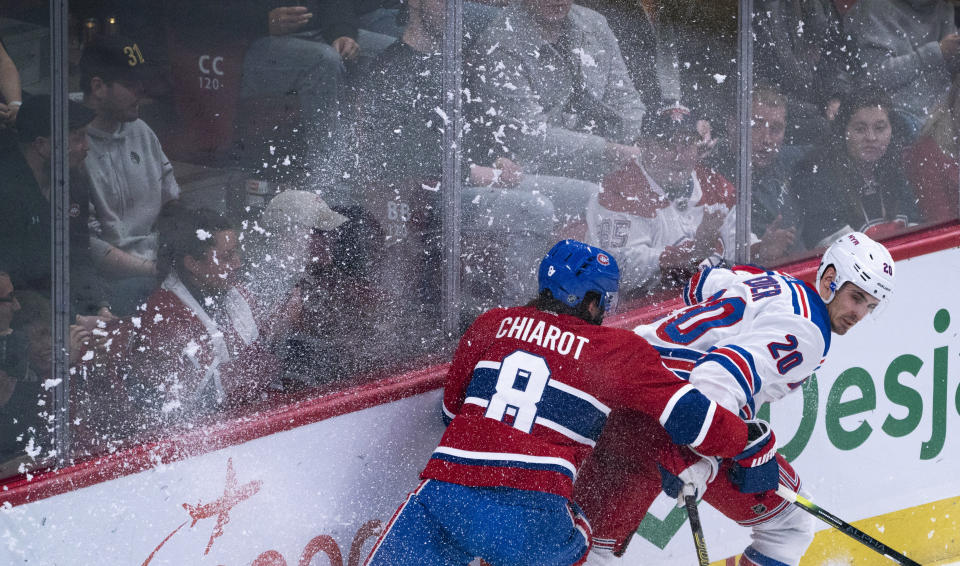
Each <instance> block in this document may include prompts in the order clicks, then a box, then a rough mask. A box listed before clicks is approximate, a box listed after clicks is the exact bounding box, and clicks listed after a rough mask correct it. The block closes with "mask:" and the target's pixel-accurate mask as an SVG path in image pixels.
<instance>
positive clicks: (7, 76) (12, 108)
mask: <svg viewBox="0 0 960 566" xmlns="http://www.w3.org/2000/svg"><path fill="white" fill-rule="evenodd" d="M0 98H2V99H3V100H2V101H0V125H3V126H7V127H10V126H13V125H14V124H15V123H16V121H17V113H18V112H19V111H20V106H21V105H22V104H23V92H22V91H21V90H20V72H19V71H17V66H16V65H15V64H14V63H13V59H11V58H10V55H9V54H7V46H6V45H4V43H3V39H2V38H0Z"/></svg>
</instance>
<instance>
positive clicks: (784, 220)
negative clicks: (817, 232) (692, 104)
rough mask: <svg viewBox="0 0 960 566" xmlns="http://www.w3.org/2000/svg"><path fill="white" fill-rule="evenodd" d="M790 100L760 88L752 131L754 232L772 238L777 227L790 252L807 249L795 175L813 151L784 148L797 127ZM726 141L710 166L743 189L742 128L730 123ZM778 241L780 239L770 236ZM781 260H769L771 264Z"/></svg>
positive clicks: (754, 103)
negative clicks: (792, 187)
mask: <svg viewBox="0 0 960 566" xmlns="http://www.w3.org/2000/svg"><path fill="white" fill-rule="evenodd" d="M788 107H789V106H788V102H787V98H786V97H785V96H784V95H783V94H781V93H780V92H779V91H778V90H777V88H776V87H774V86H770V85H758V86H756V87H755V88H754V89H753V94H752V108H753V116H752V117H751V122H750V123H751V131H750V143H751V151H750V164H751V166H752V167H753V170H752V173H751V175H752V176H751V185H750V199H751V211H752V217H751V219H750V221H751V229H752V231H753V232H754V233H755V234H766V233H767V231H768V230H769V229H770V228H771V227H773V229H774V230H778V231H777V232H776V235H777V236H776V237H782V238H784V239H785V241H784V243H783V247H784V250H786V251H787V252H798V251H801V250H802V249H803V246H802V244H801V243H800V238H799V237H798V236H797V231H798V230H799V225H800V203H799V202H798V201H797V198H796V195H795V194H793V193H792V192H791V190H790V174H791V172H792V171H793V168H794V166H796V164H797V162H798V161H799V160H800V158H801V157H802V156H803V155H804V154H805V153H806V151H807V150H808V149H809V148H808V147H806V146H803V147H797V146H789V145H784V143H783V142H784V138H785V133H786V132H787V130H789V129H790V127H791V125H792V124H793V117H792V115H790V114H789V113H788ZM724 125H725V128H724V130H725V132H724V133H725V135H723V136H721V137H720V138H719V139H718V140H717V142H716V144H715V145H714V147H713V150H712V151H711V152H710V154H709V155H708V156H707V157H706V158H705V159H704V162H705V164H707V165H708V166H710V167H712V168H713V169H714V170H716V171H717V172H718V173H720V174H721V175H723V176H724V177H726V178H727V179H729V180H730V181H731V182H732V183H733V184H734V185H736V186H739V182H738V180H737V179H738V177H739V173H740V151H739V146H740V144H739V139H740V138H739V136H740V126H739V123H738V121H737V120H736V118H735V117H734V116H727V117H726V118H725V119H724ZM768 237H774V233H771V234H769V235H768ZM777 259H779V258H778V257H767V258H765V260H766V262H769V261H776V260H777Z"/></svg>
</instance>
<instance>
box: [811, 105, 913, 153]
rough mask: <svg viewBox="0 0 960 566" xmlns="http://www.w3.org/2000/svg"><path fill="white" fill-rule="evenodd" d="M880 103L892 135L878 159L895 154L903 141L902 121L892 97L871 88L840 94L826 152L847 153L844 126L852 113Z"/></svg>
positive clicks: (902, 145) (904, 125)
mask: <svg viewBox="0 0 960 566" xmlns="http://www.w3.org/2000/svg"><path fill="white" fill-rule="evenodd" d="M872 107H880V108H881V109H883V111H885V112H886V113H887V119H888V120H889V121H890V128H891V130H892V136H891V138H890V145H889V146H887V151H886V152H885V153H884V154H883V157H881V158H880V159H881V161H888V159H887V158H888V156H893V157H894V158H899V156H900V154H901V153H902V150H903V147H904V141H905V136H906V131H907V126H906V123H905V122H904V120H903V118H902V117H901V116H900V114H899V113H897V111H896V110H895V109H894V107H893V101H891V100H890V97H889V96H888V95H887V94H886V93H885V92H883V91H881V90H879V89H875V88H862V89H857V90H854V91H853V92H851V93H850V94H847V95H845V96H843V97H842V98H841V99H840V107H839V108H837V115H836V117H835V118H834V119H833V122H832V123H831V126H830V139H829V143H828V144H827V145H828V146H829V147H828V148H825V149H826V150H827V151H828V152H829V153H832V154H833V155H834V157H836V158H838V159H842V158H844V157H843V156H846V155H847V126H848V125H849V124H850V120H852V119H853V115H854V114H856V113H857V111H859V110H861V109H863V108H872Z"/></svg>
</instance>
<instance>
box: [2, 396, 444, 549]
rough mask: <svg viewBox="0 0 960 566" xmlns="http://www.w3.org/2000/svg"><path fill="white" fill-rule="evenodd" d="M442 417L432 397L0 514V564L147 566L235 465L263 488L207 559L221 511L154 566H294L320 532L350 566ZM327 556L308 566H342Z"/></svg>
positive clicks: (392, 505)
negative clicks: (366, 530) (261, 563)
mask: <svg viewBox="0 0 960 566" xmlns="http://www.w3.org/2000/svg"><path fill="white" fill-rule="evenodd" d="M440 415H441V413H440V392H439V391H432V392H430V393H426V394H423V395H418V396H415V397H410V398H407V399H404V400H401V401H397V402H395V403H391V404H389V405H382V406H378V407H373V408H370V409H365V410H362V411H359V412H356V413H350V414H347V415H342V416H339V417H334V418H331V419H328V420H325V421H322V422H319V423H315V424H312V425H307V426H303V427H300V428H297V429H294V430H290V431H286V432H281V433H278V434H274V435H271V436H268V437H264V438H260V439H257V440H253V441H250V442H246V443H244V444H241V445H238V446H232V447H230V448H226V449H223V450H218V451H216V452H212V453H209V454H204V455H202V456H198V457H195V458H191V459H188V460H184V461H181V462H176V463H173V464H170V465H166V466H161V467H159V468H154V469H151V470H147V471H145V472H141V473H139V474H135V475H132V476H127V477H123V478H120V479H116V480H112V481H109V482H106V483H101V484H98V485H94V486H91V487H88V488H84V489H81V490H78V491H74V492H71V493H67V494H64V495H60V496H57V497H53V498H50V499H45V500H42V501H38V502H36V503H30V504H27V505H23V506H19V507H14V508H12V509H8V510H6V511H4V512H2V513H0V564H11V565H12V564H22V563H28V564H40V565H43V566H68V565H69V566H75V565H84V564H90V565H93V564H97V565H108V564H111V565H112V564H117V565H121V564H122V565H129V566H137V565H141V564H145V561H146V560H147V558H148V557H149V556H150V554H151V553H152V552H153V551H154V549H155V548H156V547H157V546H158V545H160V543H161V542H162V541H163V540H164V538H165V537H167V536H168V535H169V534H170V533H171V532H173V531H174V530H175V529H176V528H177V527H178V526H179V525H181V524H183V523H184V522H185V521H188V520H189V519H190V515H189V514H188V512H187V510H185V509H184V507H183V506H182V504H184V503H187V504H190V505H196V504H198V503H203V504H208V503H211V502H214V501H216V500H217V499H219V498H221V497H222V496H223V495H224V492H225V488H226V484H227V480H226V478H227V468H228V463H229V462H230V461H232V465H233V469H234V472H235V474H236V488H237V491H243V488H244V486H245V485H247V484H249V483H250V482H256V481H259V482H261V483H260V485H259V490H258V491H257V492H256V493H255V494H253V495H251V496H250V497H248V498H247V499H244V500H242V501H239V502H238V503H236V504H235V505H234V506H233V507H232V509H229V519H228V522H227V523H226V524H225V525H224V527H223V534H222V535H221V536H219V537H216V538H214V540H213V544H212V546H211V547H210V550H209V553H208V554H204V552H205V550H206V548H207V545H208V544H209V541H210V539H211V536H212V535H213V534H214V531H215V528H216V524H217V520H218V518H217V516H216V515H213V516H211V517H209V518H204V519H201V520H199V521H198V522H197V524H196V525H195V526H193V528H190V523H189V522H187V524H186V525H184V526H183V527H182V528H181V529H180V530H179V531H178V532H177V533H176V534H174V535H173V536H172V537H171V538H170V539H169V541H168V542H166V544H164V545H163V546H162V547H161V548H160V550H159V551H157V553H156V554H155V556H154V557H153V559H152V560H151V561H150V562H149V564H150V565H151V566H153V565H171V566H174V565H175V566H185V565H194V564H197V565H199V564H210V565H220V564H222V565H224V566H233V565H243V564H251V563H252V562H253V561H254V560H255V559H256V558H257V557H258V556H260V555H261V554H262V553H264V552H266V551H270V550H273V551H276V552H279V554H280V555H281V556H282V557H283V558H284V559H285V562H286V563H287V564H290V565H296V564H299V562H300V557H301V555H302V554H303V552H304V549H305V547H306V546H307V544H308V543H309V541H310V540H311V539H313V538H314V537H317V536H320V535H329V536H331V537H332V538H333V540H334V541H335V542H336V544H337V546H338V548H339V551H340V552H341V553H342V564H347V561H348V559H349V554H350V547H351V543H352V541H353V539H354V536H355V534H356V532H357V530H358V529H359V528H360V527H361V526H362V525H363V524H364V523H366V522H368V521H370V520H373V519H380V520H383V521H384V522H385V521H386V520H387V519H389V518H390V516H391V515H392V514H393V512H394V511H395V510H396V508H397V506H398V505H399V504H400V502H401V501H402V500H403V497H404V496H405V495H406V493H407V492H409V491H411V490H412V489H413V488H415V487H416V485H417V482H418V480H417V476H418V474H419V472H420V470H421V468H423V466H424V464H425V463H426V461H427V458H428V457H429V455H430V453H431V452H432V451H433V448H434V447H435V446H436V444H437V442H438V441H439V439H440V436H441V435H442V433H443V421H442V418H441V416H440ZM401 433H402V434H401ZM247 489H248V491H252V490H253V488H247ZM373 542H374V540H373V539H370V540H368V541H367V543H366V544H365V545H364V549H365V551H367V552H368V551H369V550H370V548H371V547H372V545H373ZM327 556H328V555H326V554H325V553H323V552H321V553H320V554H319V556H317V558H315V559H314V560H313V562H312V563H313V564H322V565H324V566H326V565H327V564H331V565H332V566H341V562H336V561H330V560H328V558H327ZM270 564H273V563H270Z"/></svg>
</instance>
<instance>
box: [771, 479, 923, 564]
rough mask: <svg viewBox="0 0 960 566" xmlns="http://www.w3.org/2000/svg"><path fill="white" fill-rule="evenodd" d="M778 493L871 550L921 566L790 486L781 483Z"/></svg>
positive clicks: (905, 562)
mask: <svg viewBox="0 0 960 566" xmlns="http://www.w3.org/2000/svg"><path fill="white" fill-rule="evenodd" d="M777 495H779V496H780V497H782V498H784V499H786V500H787V501H789V502H790V503H793V504H794V505H796V506H797V507H799V508H801V509H803V510H804V511H806V512H807V513H810V514H811V515H813V516H814V517H816V518H818V519H820V520H821V521H823V522H824V523H826V524H828V525H830V526H831V527H833V528H835V529H837V530H838V531H840V532H841V533H843V534H845V535H847V536H848V537H850V538H852V539H854V540H855V541H857V542H859V543H860V544H862V545H864V546H866V547H868V548H870V549H871V550H873V551H875V552H878V553H880V554H882V555H884V556H886V557H887V558H889V559H890V560H893V561H894V562H896V563H897V564H902V565H903V566H920V563H919V562H916V561H915V560H911V559H910V558H907V557H906V556H904V555H903V554H901V553H899V552H897V551H896V550H894V549H892V548H890V547H889V546H887V545H885V544H883V543H882V542H880V541H878V540H877V539H875V538H873V537H872V536H870V535H868V534H867V533H865V532H863V531H861V530H860V529H858V528H856V527H854V526H853V525H851V524H850V523H847V522H846V521H844V520H842V519H840V518H838V517H837V516H836V515H834V514H833V513H830V512H829V511H827V510H825V509H821V508H820V506H819V505H817V504H816V503H814V502H812V501H810V500H809V499H807V498H805V497H803V496H802V495H798V494H797V493H796V492H795V491H793V490H791V489H790V488H788V487H786V486H784V485H782V484H781V485H779V486H777Z"/></svg>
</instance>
